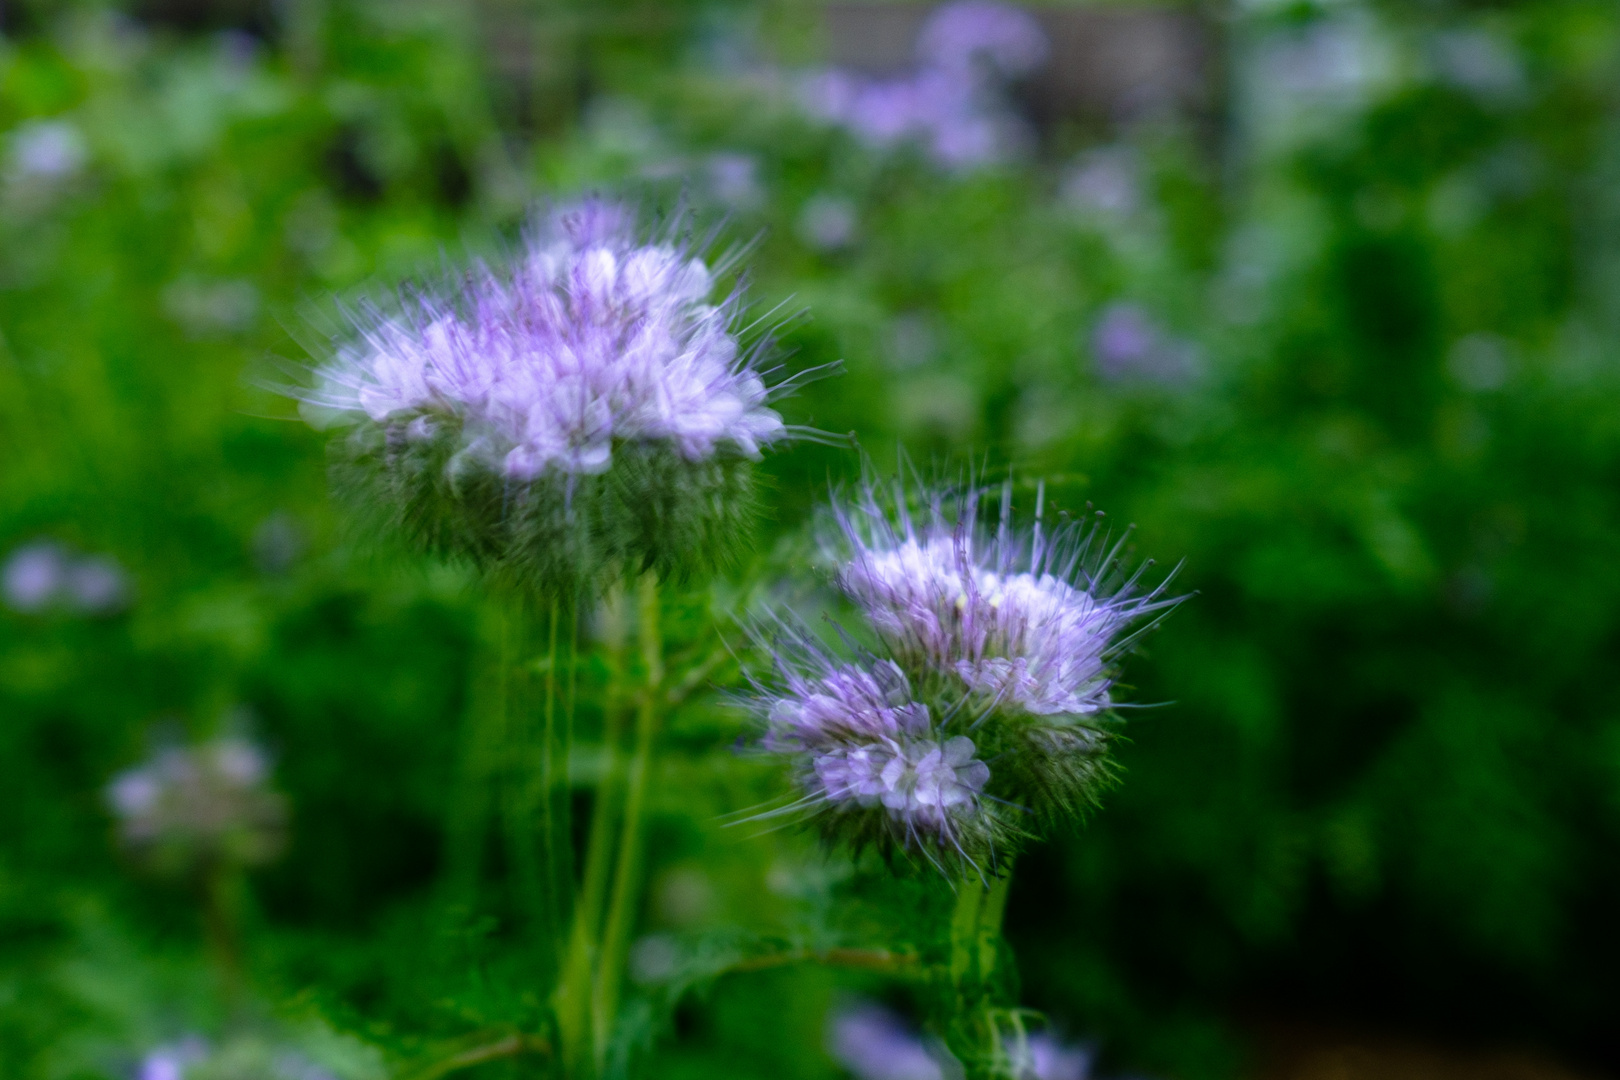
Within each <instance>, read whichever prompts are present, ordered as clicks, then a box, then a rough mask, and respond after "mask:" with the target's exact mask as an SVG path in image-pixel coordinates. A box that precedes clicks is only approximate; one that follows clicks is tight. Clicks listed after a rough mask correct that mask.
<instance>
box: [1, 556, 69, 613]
mask: <svg viewBox="0 0 1620 1080" xmlns="http://www.w3.org/2000/svg"><path fill="white" fill-rule="evenodd" d="M67 562H68V560H67V557H66V554H65V553H64V552H63V551H62V549H61V548H60V547H59V546H57V545H56V544H53V543H50V542H49V541H41V542H39V543H33V544H28V545H26V546H24V547H20V548H18V549H17V550H16V551H13V552H12V553H11V557H10V558H9V559H7V560H6V567H5V571H4V575H3V577H4V587H5V594H6V604H7V605H8V606H9V607H11V608H12V609H13V610H15V611H25V612H33V611H41V610H43V609H44V608H46V607H47V606H49V605H50V604H51V603H52V602H53V601H54V600H55V599H56V598H57V596H58V595H59V594H60V592H61V589H62V582H63V579H64V578H65V577H66V576H67Z"/></svg>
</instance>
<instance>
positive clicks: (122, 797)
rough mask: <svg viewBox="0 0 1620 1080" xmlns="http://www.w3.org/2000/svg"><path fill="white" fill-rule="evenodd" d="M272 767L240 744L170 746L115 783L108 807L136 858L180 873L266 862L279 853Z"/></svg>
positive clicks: (278, 801)
mask: <svg viewBox="0 0 1620 1080" xmlns="http://www.w3.org/2000/svg"><path fill="white" fill-rule="evenodd" d="M269 776H270V762H269V759H268V758H267V757H266V755H265V753H264V751H263V750H261V749H260V748H259V747H258V746H256V745H254V744H253V743H252V742H249V741H248V740H246V739H243V738H239V737H232V736H228V737H225V738H220V739H215V740H214V741H212V742H209V743H205V744H202V745H200V746H195V747H183V746H171V747H167V748H165V749H162V750H159V751H158V752H157V753H156V754H154V755H153V756H152V757H151V758H150V759H148V760H147V761H145V762H143V763H142V764H140V765H137V766H135V767H134V768H131V769H126V770H125V771H124V772H121V773H119V774H118V775H117V776H115V777H114V778H113V780H112V782H111V783H110V784H108V786H107V793H106V798H107V805H108V807H109V808H110V809H111V810H112V812H113V816H114V817H115V818H116V819H117V822H118V834H119V838H120V840H121V841H122V842H123V843H124V845H125V846H126V847H127V848H129V849H130V851H131V852H132V853H134V854H137V855H152V856H153V857H154V858H157V859H159V860H160V861H161V860H168V861H167V862H164V863H163V868H164V869H170V870H181V869H191V868H195V867H197V866H200V865H203V864H206V863H209V862H212V861H215V860H225V861H228V862H235V863H239V864H242V865H253V864H257V863H262V862H265V861H268V860H269V859H270V858H272V857H274V856H275V855H276V854H278V853H279V852H280V850H281V847H282V843H283V836H282V828H283V826H284V824H285V819H286V807H285V803H284V801H283V800H282V798H281V796H280V795H278V794H276V793H275V792H274V791H271V790H270V788H269V786H268V781H269Z"/></svg>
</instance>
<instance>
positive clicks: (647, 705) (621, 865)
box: [591, 574, 664, 1069]
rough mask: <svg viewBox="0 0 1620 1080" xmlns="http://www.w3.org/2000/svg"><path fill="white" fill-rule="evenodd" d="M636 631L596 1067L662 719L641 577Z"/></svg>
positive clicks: (595, 1005) (627, 922)
mask: <svg viewBox="0 0 1620 1080" xmlns="http://www.w3.org/2000/svg"><path fill="white" fill-rule="evenodd" d="M636 607H637V616H638V618H637V629H638V631H639V636H640V640H641V662H642V668H643V671H644V673H645V676H646V681H645V684H644V685H643V687H642V694H641V700H640V702H639V705H638V708H637V711H636V746H635V752H634V755H633V756H632V757H631V759H630V768H629V771H628V773H627V774H626V778H625V802H624V822H623V826H622V828H621V829H620V836H619V854H618V860H617V864H616V867H615V870H614V876H613V877H614V879H613V895H612V900H611V901H610V903H609V906H608V913H607V922H606V924H605V925H604V927H603V930H602V949H601V953H600V955H599V957H598V963H597V979H596V992H595V994H594V995H593V998H592V1004H591V1012H592V1021H593V1022H592V1028H593V1031H594V1034H595V1057H596V1064H597V1067H598V1069H600V1068H601V1067H602V1065H603V1064H604V1062H605V1059H606V1054H607V1048H608V1042H609V1039H610V1037H611V1035H612V1029H613V1023H614V1019H615V1018H616V1016H617V1015H618V1008H619V993H620V990H621V988H622V986H623V977H624V964H625V959H626V956H627V954H628V951H629V944H630V932H631V930H632V929H633V927H634V922H635V915H636V910H635V909H636V901H637V899H638V897H639V895H640V885H641V848H642V817H643V815H644V813H645V809H646V796H647V777H648V774H649V773H650V771H651V769H652V756H653V744H654V742H655V740H656V738H657V734H658V722H659V720H660V719H661V716H662V709H661V708H660V705H661V704H662V701H661V695H662V691H663V682H664V642H663V637H662V634H661V632H660V628H659V614H660V612H659V601H658V582H657V579H656V578H655V577H654V576H653V575H652V574H644V575H642V578H641V581H640V582H639V584H638V586H637V605H636Z"/></svg>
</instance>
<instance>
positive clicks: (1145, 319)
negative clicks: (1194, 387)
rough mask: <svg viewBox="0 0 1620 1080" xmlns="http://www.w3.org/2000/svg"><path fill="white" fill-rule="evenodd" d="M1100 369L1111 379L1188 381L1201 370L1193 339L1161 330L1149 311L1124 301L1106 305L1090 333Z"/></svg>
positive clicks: (1178, 383)
mask: <svg viewBox="0 0 1620 1080" xmlns="http://www.w3.org/2000/svg"><path fill="white" fill-rule="evenodd" d="M1091 349H1092V355H1093V356H1094V357H1095V359H1096V362H1097V372H1098V374H1100V375H1101V376H1102V377H1103V378H1104V379H1107V380H1109V381H1110V382H1154V383H1160V384H1163V385H1166V386H1176V385H1181V384H1184V383H1187V382H1189V381H1191V380H1192V379H1194V378H1195V377H1196V376H1197V374H1198V352H1197V349H1196V347H1195V346H1193V345H1192V344H1191V343H1190V342H1186V341H1181V340H1178V339H1176V338H1173V337H1171V336H1170V335H1168V334H1166V333H1165V332H1164V331H1163V330H1161V329H1160V328H1159V327H1158V325H1157V324H1155V323H1154V321H1153V320H1152V318H1151V317H1150V316H1149V315H1148V313H1147V311H1146V310H1145V309H1143V308H1142V307H1141V306H1140V305H1138V304H1132V303H1128V302H1124V301H1120V302H1117V303H1113V304H1109V305H1108V306H1107V307H1106V308H1104V309H1103V312H1102V315H1101V317H1100V318H1098V320H1097V323H1096V326H1095V328H1094V329H1093V330H1092V334H1091Z"/></svg>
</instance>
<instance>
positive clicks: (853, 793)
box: [763, 631, 990, 854]
mask: <svg viewBox="0 0 1620 1080" xmlns="http://www.w3.org/2000/svg"><path fill="white" fill-rule="evenodd" d="M791 633H792V640H793V644H792V646H791V649H790V650H789V649H784V651H783V652H782V653H781V654H779V655H781V656H783V657H785V656H786V655H788V653H789V651H791V653H792V654H793V655H794V656H795V657H796V660H797V662H788V661H786V660H784V661H783V662H782V663H780V664H779V665H778V670H779V673H780V676H781V684H782V685H781V688H780V689H779V690H775V691H768V690H767V691H763V694H764V701H765V703H766V705H767V717H768V719H767V725H768V726H767V730H766V735H765V742H764V745H765V748H766V749H767V750H770V751H774V752H778V753H787V754H791V755H793V756H794V757H795V758H796V759H797V760H798V763H799V772H800V785H801V787H802V789H803V790H804V793H805V798H806V800H807V801H808V803H809V804H810V805H812V806H815V807H817V808H819V809H823V810H827V811H829V812H831V813H833V814H837V813H839V812H843V811H855V810H860V809H866V810H873V811H876V812H878V813H880V814H882V815H885V816H886V818H887V823H888V825H889V826H890V833H891V835H892V836H894V837H895V838H896V839H898V840H899V841H900V842H901V843H902V844H905V845H907V846H913V845H915V844H917V843H919V842H922V843H925V844H928V845H937V846H941V847H945V848H949V849H951V850H954V851H957V852H958V853H963V854H965V852H964V849H963V841H962V839H961V838H960V837H959V836H958V833H959V831H960V826H961V825H962V824H963V822H965V821H969V820H971V819H972V817H973V816H974V815H975V814H976V813H977V812H978V810H979V800H980V796H981V794H982V792H983V791H984V785H985V783H986V781H988V780H989V779H990V767H989V766H988V765H986V764H985V763H984V762H982V761H979V760H978V759H977V758H976V757H975V756H974V745H973V740H972V739H970V738H968V737H966V736H963V735H957V736H954V737H951V736H947V735H945V734H944V733H943V732H942V731H941V729H940V728H939V727H938V726H937V725H936V724H935V723H934V719H933V717H932V715H931V714H930V712H929V709H928V706H927V705H924V704H923V703H922V702H919V701H916V700H914V699H913V697H912V694H911V687H910V685H909V683H908V682H907V680H906V676H905V674H904V673H903V672H902V671H901V670H900V668H899V667H898V666H897V665H895V664H894V663H893V662H891V661H887V660H878V659H875V658H864V660H863V662H861V663H857V664H848V663H839V662H838V661H837V660H835V659H834V658H833V657H831V656H829V655H827V654H826V652H825V651H823V650H822V649H821V648H820V646H819V645H818V644H816V643H815V642H814V641H812V640H811V639H810V637H809V636H808V635H807V634H805V633H803V632H802V631H797V632H791Z"/></svg>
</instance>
